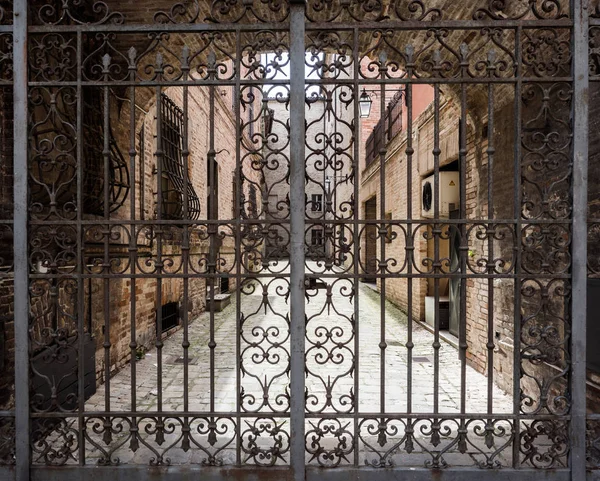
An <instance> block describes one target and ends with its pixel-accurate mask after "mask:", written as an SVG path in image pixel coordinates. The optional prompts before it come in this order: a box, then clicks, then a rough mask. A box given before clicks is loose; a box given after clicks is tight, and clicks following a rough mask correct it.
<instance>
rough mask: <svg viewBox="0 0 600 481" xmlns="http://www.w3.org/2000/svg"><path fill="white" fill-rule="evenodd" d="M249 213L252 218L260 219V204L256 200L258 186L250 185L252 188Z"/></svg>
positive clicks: (250, 190)
mask: <svg viewBox="0 0 600 481" xmlns="http://www.w3.org/2000/svg"><path fill="white" fill-rule="evenodd" d="M248 204H249V205H248V211H249V217H250V218H256V217H258V203H257V200H256V186H255V185H254V184H250V188H249V190H248Z"/></svg>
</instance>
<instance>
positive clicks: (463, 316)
mask: <svg viewBox="0 0 600 481" xmlns="http://www.w3.org/2000/svg"><path fill="white" fill-rule="evenodd" d="M459 130H460V139H459V144H460V145H459V156H460V182H459V185H460V197H459V208H460V221H461V223H460V245H461V251H460V274H461V276H462V277H461V279H460V320H459V324H458V347H459V352H458V356H459V359H460V412H461V414H464V413H465V412H466V410H467V349H468V347H469V346H468V344H467V277H466V273H467V253H468V252H467V251H468V240H467V225H466V221H467V86H466V84H464V83H463V84H461V93H460V129H459ZM463 426H464V424H463Z"/></svg>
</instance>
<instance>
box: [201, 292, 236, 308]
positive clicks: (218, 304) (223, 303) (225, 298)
mask: <svg viewBox="0 0 600 481" xmlns="http://www.w3.org/2000/svg"><path fill="white" fill-rule="evenodd" d="M213 299H214V302H213V303H212V304H211V297H210V295H208V296H206V310H207V311H209V312H210V311H211V310H214V312H221V311H222V310H223V309H225V308H226V307H227V306H228V305H229V304H231V294H215V295H214V297H213ZM211 307H212V309H211Z"/></svg>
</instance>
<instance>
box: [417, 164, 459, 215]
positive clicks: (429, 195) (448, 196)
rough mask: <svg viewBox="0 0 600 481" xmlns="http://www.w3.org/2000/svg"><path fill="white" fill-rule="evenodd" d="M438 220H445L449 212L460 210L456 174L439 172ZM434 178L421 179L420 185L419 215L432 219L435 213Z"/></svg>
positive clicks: (457, 175) (457, 176)
mask: <svg viewBox="0 0 600 481" xmlns="http://www.w3.org/2000/svg"><path fill="white" fill-rule="evenodd" d="M439 180H440V204H439V205H440V216H439V218H440V219H447V218H448V217H449V216H450V211H452V210H454V209H458V208H460V186H459V174H458V172H446V171H444V172H440V176H439ZM435 191H436V189H435V185H434V176H433V175H431V176H429V177H427V178H426V179H423V181H422V184H421V215H422V216H423V217H424V218H426V219H433V217H434V213H435V202H436V199H435Z"/></svg>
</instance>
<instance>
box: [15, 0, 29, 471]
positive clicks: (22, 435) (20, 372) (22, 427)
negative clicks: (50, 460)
mask: <svg viewBox="0 0 600 481" xmlns="http://www.w3.org/2000/svg"><path fill="white" fill-rule="evenodd" d="M27 73H28V70H27V1H26V0H15V2H14V4H13V79H14V80H13V108H14V118H13V120H14V124H13V125H14V127H13V128H14V136H13V142H14V148H13V155H14V157H13V159H14V160H13V162H14V167H13V168H14V221H13V222H14V224H13V228H14V237H13V248H14V270H15V277H14V316H15V317H14V319H15V453H16V473H15V479H16V481H28V480H29V465H30V459H31V454H30V450H29V289H28V275H27V274H28V263H27V247H28V246H27V164H28V162H27Z"/></svg>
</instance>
